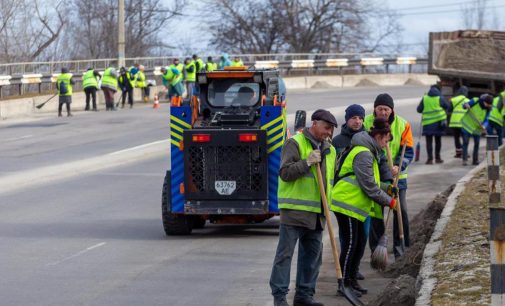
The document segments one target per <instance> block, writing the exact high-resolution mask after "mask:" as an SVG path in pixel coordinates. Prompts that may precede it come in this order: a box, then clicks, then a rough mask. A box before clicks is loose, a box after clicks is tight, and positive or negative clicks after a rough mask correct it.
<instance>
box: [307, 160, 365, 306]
mask: <svg viewBox="0 0 505 306" xmlns="http://www.w3.org/2000/svg"><path fill="white" fill-rule="evenodd" d="M316 170H317V183H318V185H319V192H320V193H321V199H322V200H323V207H324V216H325V217H326V226H327V227H328V234H329V235H330V242H331V250H332V252H333V260H334V261H335V271H336V272H337V279H338V289H340V291H341V292H342V293H343V294H344V297H345V298H346V299H347V301H349V303H351V305H354V306H362V305H364V304H363V303H362V302H361V301H360V300H359V299H358V298H357V297H356V296H355V295H354V292H353V289H352V288H350V287H348V286H344V278H343V276H342V269H341V268H340V261H339V256H338V251H337V244H336V242H335V238H334V237H335V236H334V235H333V227H332V226H331V214H330V209H329V208H328V202H327V200H326V191H325V190H324V184H323V175H322V174H321V165H320V164H319V163H317V164H316Z"/></svg>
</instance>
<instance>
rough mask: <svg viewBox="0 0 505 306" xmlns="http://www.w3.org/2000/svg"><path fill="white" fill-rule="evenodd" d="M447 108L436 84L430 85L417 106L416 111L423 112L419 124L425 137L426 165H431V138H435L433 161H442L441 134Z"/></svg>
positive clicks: (438, 162)
mask: <svg viewBox="0 0 505 306" xmlns="http://www.w3.org/2000/svg"><path fill="white" fill-rule="evenodd" d="M448 108H449V103H447V100H446V99H445V98H444V97H443V96H442V95H441V94H440V88H439V87H438V86H437V85H433V86H431V88H430V90H429V91H428V94H426V95H424V96H423V98H422V99H421V102H420V103H419V105H418V106H417V112H418V113H422V114H423V116H422V119H421V124H422V125H423V136H425V137H426V153H427V154H428V160H427V161H426V164H427V165H433V138H435V163H437V164H441V163H443V162H444V161H443V160H442V157H441V156H440V151H441V150H442V136H443V135H445V127H446V126H447V113H446V112H445V110H447V109H448Z"/></svg>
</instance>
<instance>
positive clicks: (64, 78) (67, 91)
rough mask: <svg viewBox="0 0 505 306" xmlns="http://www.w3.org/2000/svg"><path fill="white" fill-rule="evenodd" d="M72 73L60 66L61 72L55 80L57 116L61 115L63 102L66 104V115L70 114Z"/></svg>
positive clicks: (69, 115)
mask: <svg viewBox="0 0 505 306" xmlns="http://www.w3.org/2000/svg"><path fill="white" fill-rule="evenodd" d="M72 76H73V75H72V74H71V73H70V72H68V68H67V67H63V68H61V74H60V75H59V76H58V79H57V80H56V89H57V90H58V98H59V100H58V102H59V103H58V117H61V116H62V114H61V111H62V108H63V104H66V106H67V117H71V116H72V112H71V111H70V104H72V85H74V84H75V82H74V79H73V78H72Z"/></svg>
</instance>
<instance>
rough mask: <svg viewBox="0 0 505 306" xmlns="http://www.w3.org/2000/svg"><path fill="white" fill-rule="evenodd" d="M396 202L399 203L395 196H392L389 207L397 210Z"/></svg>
mask: <svg viewBox="0 0 505 306" xmlns="http://www.w3.org/2000/svg"><path fill="white" fill-rule="evenodd" d="M396 204H397V203H396V199H395V198H392V199H391V202H389V208H390V209H394V210H396Z"/></svg>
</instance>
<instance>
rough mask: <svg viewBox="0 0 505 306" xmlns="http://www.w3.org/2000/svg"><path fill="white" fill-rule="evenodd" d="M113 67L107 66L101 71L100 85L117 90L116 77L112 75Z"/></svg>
mask: <svg viewBox="0 0 505 306" xmlns="http://www.w3.org/2000/svg"><path fill="white" fill-rule="evenodd" d="M112 69H113V68H107V69H105V71H104V72H103V77H102V87H106V88H110V89H112V90H114V91H116V90H117V79H116V78H115V77H113V76H112V74H111V72H112Z"/></svg>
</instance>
